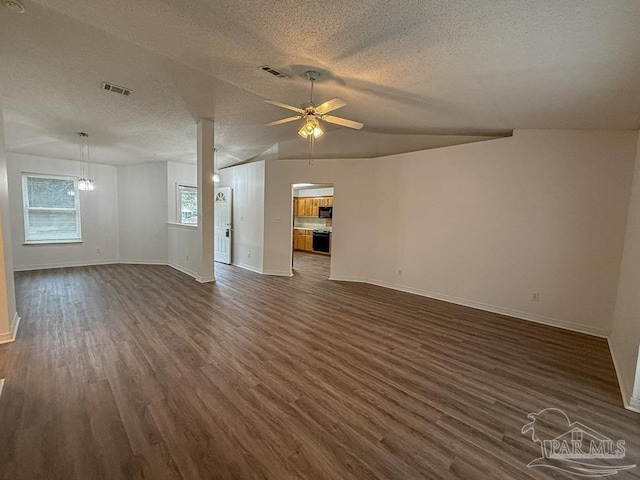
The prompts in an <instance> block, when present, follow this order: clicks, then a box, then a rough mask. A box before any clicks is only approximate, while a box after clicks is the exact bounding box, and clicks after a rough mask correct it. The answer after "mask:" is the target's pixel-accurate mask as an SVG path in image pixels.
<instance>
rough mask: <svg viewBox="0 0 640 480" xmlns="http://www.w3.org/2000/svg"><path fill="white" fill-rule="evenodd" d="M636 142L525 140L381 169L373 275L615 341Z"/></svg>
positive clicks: (557, 137)
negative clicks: (611, 337) (612, 335)
mask: <svg viewBox="0 0 640 480" xmlns="http://www.w3.org/2000/svg"><path fill="white" fill-rule="evenodd" d="M636 140H637V133H636V132H624V131H619V132H611V131H546V130H545V131H540V130H536V131H521V130H520V131H516V132H514V136H513V137H511V138H505V139H499V140H492V141H486V142H480V143H473V144H468V145H461V146H455V147H448V148H442V149H437V150H429V151H424V152H416V153H409V154H403V155H395V156H390V157H385V158H380V159H376V160H375V167H374V171H375V172H376V174H377V178H376V179H375V180H374V184H375V186H374V189H375V191H376V195H375V200H376V202H375V204H376V206H377V207H378V210H377V212H376V213H377V217H376V219H375V221H374V224H373V225H372V226H371V228H370V229H369V230H370V231H372V232H376V233H375V234H374V235H373V237H372V238H373V239H374V241H375V242H374V243H375V245H374V247H373V249H372V251H371V252H370V257H371V258H372V259H375V261H372V262H368V265H370V267H371V268H370V269H369V271H368V272H367V273H366V274H365V275H366V276H367V278H369V279H370V280H371V281H373V282H374V283H378V284H381V285H386V286H391V287H394V288H400V289H403V290H408V291H413V292H416V293H421V294H424V295H428V296H433V297H436V298H442V299H445V300H450V301H453V302H457V303H463V304H467V305H470V306H475V307H479V308H483V309H487V310H492V311H496V312H500V313H505V314H510V315H514V316H517V317H522V318H528V319H530V320H536V321H540V322H545V323H550V324H553V325H558V326H564V327H568V328H572V329H575V330H580V331H584V332H587V333H592V334H597V335H603V336H606V335H608V333H609V330H610V326H611V319H612V314H613V305H614V302H615V295H616V288H617V279H618V270H619V265H620V261H621V255H622V245H623V239H624V228H625V223H626V212H627V205H628V199H629V192H630V179H631V174H632V169H633V159H634V156H635V153H634V152H635V143H636ZM399 270H402V275H400V274H399ZM533 293H539V294H540V300H539V301H532V294H533Z"/></svg>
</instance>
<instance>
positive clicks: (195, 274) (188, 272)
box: [167, 263, 198, 278]
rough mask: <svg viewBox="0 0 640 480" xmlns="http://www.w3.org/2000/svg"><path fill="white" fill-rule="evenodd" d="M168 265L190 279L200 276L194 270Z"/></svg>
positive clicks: (172, 264) (174, 264) (173, 264)
mask: <svg viewBox="0 0 640 480" xmlns="http://www.w3.org/2000/svg"><path fill="white" fill-rule="evenodd" d="M167 265H168V266H170V267H171V268H173V269H175V270H178V271H179V272H182V273H184V274H186V275H189V276H190V277H193V278H196V277H197V276H198V274H197V273H196V272H194V271H193V270H189V269H188V268H186V267H183V266H182V265H178V264H177V263H167Z"/></svg>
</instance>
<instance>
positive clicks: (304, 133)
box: [298, 118, 324, 138]
mask: <svg viewBox="0 0 640 480" xmlns="http://www.w3.org/2000/svg"><path fill="white" fill-rule="evenodd" d="M298 135H300V136H301V137H302V138H308V137H310V136H311V137H313V138H318V137H321V136H322V135H324V132H323V131H322V129H321V128H320V125H319V124H318V121H317V120H316V119H315V118H309V119H308V120H307V121H306V122H304V125H302V128H300V130H298Z"/></svg>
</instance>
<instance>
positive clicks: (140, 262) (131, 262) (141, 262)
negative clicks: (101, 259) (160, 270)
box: [113, 260, 169, 265]
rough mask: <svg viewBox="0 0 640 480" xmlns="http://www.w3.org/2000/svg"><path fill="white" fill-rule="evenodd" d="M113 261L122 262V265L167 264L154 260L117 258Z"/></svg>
mask: <svg viewBox="0 0 640 480" xmlns="http://www.w3.org/2000/svg"><path fill="white" fill-rule="evenodd" d="M113 263H122V264H124V265H169V264H168V263H167V262H157V261H155V260H118V261H117V262H113Z"/></svg>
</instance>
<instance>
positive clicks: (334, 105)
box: [316, 97, 347, 115]
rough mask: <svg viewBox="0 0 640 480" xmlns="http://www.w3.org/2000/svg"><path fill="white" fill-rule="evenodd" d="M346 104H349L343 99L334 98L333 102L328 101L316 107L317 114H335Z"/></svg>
mask: <svg viewBox="0 0 640 480" xmlns="http://www.w3.org/2000/svg"><path fill="white" fill-rule="evenodd" d="M346 104H347V102H345V101H344V100H342V99H341V98H337V97H336V98H332V99H331V100H327V101H326V102H324V103H321V104H320V105H318V106H317V107H316V113H317V114H318V115H323V114H325V113H329V112H333V111H334V110H337V109H339V108H342V107H344V106H345V105H346Z"/></svg>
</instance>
